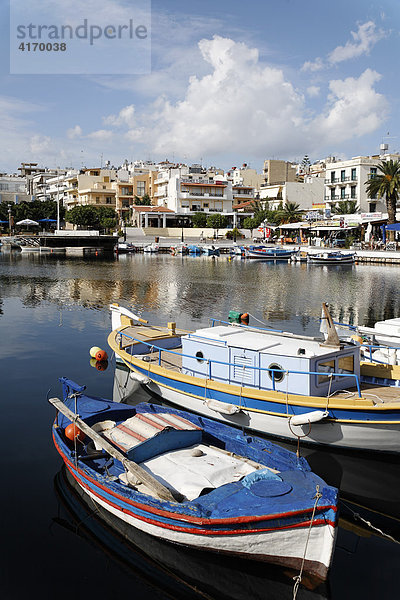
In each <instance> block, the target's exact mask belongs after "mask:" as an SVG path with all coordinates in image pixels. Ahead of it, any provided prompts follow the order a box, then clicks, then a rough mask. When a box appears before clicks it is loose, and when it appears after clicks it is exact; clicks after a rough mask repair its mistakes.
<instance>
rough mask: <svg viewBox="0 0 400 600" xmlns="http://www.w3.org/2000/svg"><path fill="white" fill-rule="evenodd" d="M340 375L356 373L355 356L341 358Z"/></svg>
mask: <svg viewBox="0 0 400 600" xmlns="http://www.w3.org/2000/svg"><path fill="white" fill-rule="evenodd" d="M338 373H354V356H353V355H352V354H349V355H348V356H341V357H340V358H339V364H338Z"/></svg>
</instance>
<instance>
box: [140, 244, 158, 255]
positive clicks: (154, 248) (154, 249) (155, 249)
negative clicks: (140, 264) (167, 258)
mask: <svg viewBox="0 0 400 600" xmlns="http://www.w3.org/2000/svg"><path fill="white" fill-rule="evenodd" d="M159 249H160V246H159V244H157V243H156V242H153V243H152V244H149V245H148V246H145V247H144V248H143V252H150V253H153V252H158V251H159Z"/></svg>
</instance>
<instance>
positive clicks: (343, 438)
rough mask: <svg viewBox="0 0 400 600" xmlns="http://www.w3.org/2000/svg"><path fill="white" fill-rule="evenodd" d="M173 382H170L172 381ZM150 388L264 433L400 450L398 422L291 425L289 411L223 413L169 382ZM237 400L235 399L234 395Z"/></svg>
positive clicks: (186, 405)
mask: <svg viewBox="0 0 400 600" xmlns="http://www.w3.org/2000/svg"><path fill="white" fill-rule="evenodd" d="M171 383H172V382H170V384H171ZM146 385H147V387H148V389H149V390H150V391H151V392H153V393H155V394H157V395H158V396H161V398H163V399H164V400H166V401H167V402H170V403H171V404H173V405H175V406H178V407H181V408H184V409H185V410H189V411H194V412H196V413H198V414H201V415H204V416H206V417H210V418H213V419H218V420H219V421H222V422H224V423H227V424H229V425H235V426H237V427H245V428H246V429H249V430H252V431H256V432H259V433H262V434H265V435H271V436H273V437H277V438H280V439H289V440H297V439H298V437H301V438H303V439H302V442H306V443H307V444H317V445H323V446H333V447H337V448H346V449H354V450H369V451H374V452H389V453H398V452H400V425H399V423H398V422H397V423H393V424H391V423H377V424H374V423H373V422H371V421H367V422H365V423H351V422H350V423H346V422H337V421H334V420H331V421H329V420H326V421H322V422H320V423H312V424H311V427H310V426H309V425H308V424H307V425H299V426H293V425H292V426H290V424H289V419H288V418H287V416H286V415H282V416H276V415H274V414H267V413H262V412H260V411H257V410H251V409H241V410H240V411H239V412H238V413H236V414H233V415H228V414H223V413H220V412H217V411H215V410H211V409H210V408H208V405H207V403H206V402H204V398H196V397H194V396H193V395H192V394H188V393H186V394H185V393H183V392H181V391H178V390H174V389H172V387H171V386H170V385H168V384H160V383H159V382H158V383H157V382H155V381H154V380H150V381H149V382H148V383H147V384H146ZM231 400H233V401H234V399H231ZM238 408H240V407H239V406H238Z"/></svg>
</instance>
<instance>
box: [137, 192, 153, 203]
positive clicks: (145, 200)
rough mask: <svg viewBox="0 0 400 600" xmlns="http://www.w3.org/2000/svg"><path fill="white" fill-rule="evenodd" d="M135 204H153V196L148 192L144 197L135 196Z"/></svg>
mask: <svg viewBox="0 0 400 600" xmlns="http://www.w3.org/2000/svg"><path fill="white" fill-rule="evenodd" d="M135 206H151V198H150V196H149V195H148V194H144V196H143V197H142V198H140V197H139V196H135Z"/></svg>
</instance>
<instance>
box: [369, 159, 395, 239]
mask: <svg viewBox="0 0 400 600" xmlns="http://www.w3.org/2000/svg"><path fill="white" fill-rule="evenodd" d="M378 170H379V173H376V175H372V176H371V178H370V179H369V180H368V181H366V182H365V187H366V190H367V194H368V197H369V198H376V197H378V198H383V197H384V196H385V198H386V208H387V212H388V223H389V225H390V224H393V223H396V204H397V201H398V199H399V192H400V161H398V160H388V161H382V162H381V163H380V164H379V165H378ZM390 235H391V239H394V231H391V232H390Z"/></svg>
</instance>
